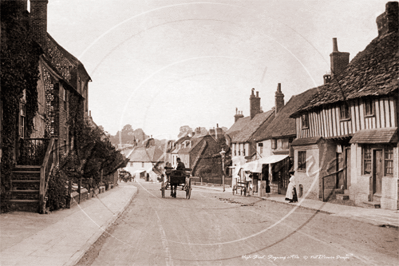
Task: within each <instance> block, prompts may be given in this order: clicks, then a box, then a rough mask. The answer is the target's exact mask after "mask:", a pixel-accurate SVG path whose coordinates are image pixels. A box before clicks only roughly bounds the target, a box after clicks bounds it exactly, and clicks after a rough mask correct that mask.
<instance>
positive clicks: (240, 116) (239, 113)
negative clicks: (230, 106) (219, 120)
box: [234, 108, 244, 123]
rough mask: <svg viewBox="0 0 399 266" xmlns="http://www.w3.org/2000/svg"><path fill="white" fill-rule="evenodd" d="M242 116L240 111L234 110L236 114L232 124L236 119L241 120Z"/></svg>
mask: <svg viewBox="0 0 399 266" xmlns="http://www.w3.org/2000/svg"><path fill="white" fill-rule="evenodd" d="M243 117H244V115H243V114H242V112H241V111H238V108H236V114H235V115H234V123H235V122H237V120H238V119H240V118H243Z"/></svg>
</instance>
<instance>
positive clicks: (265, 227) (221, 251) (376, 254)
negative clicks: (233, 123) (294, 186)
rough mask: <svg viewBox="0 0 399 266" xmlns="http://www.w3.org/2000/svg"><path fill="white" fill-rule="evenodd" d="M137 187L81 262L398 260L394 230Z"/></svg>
mask: <svg viewBox="0 0 399 266" xmlns="http://www.w3.org/2000/svg"><path fill="white" fill-rule="evenodd" d="M133 184H134V183H133ZM135 185H136V186H137V187H138V194H137V196H136V198H135V199H134V200H133V201H132V203H131V204H130V206H129V207H128V208H127V209H126V211H125V213H124V214H123V215H122V216H121V217H120V218H119V219H118V220H117V221H116V222H115V223H114V225H113V226H111V227H110V228H109V230H108V231H107V232H106V233H104V234H103V235H102V236H101V237H100V238H99V240H98V241H97V242H96V243H95V244H94V245H93V246H92V247H91V249H90V250H89V251H88V252H87V253H86V254H85V256H84V257H83V258H82V259H81V260H80V262H79V263H78V264H77V265H399V251H398V243H399V242H398V235H399V231H398V230H397V229H394V228H382V227H378V226H374V225H370V224H367V223H362V222H359V221H356V220H351V219H347V218H342V217H336V216H331V215H328V214H325V213H320V212H316V211H314V210H307V209H303V208H295V207H293V206H292V207H291V206H289V205H286V204H280V203H273V202H270V201H265V200H260V199H259V198H255V197H243V196H233V195H231V194H230V193H226V192H225V193H221V192H216V191H212V190H206V189H194V190H193V191H192V195H191V199H190V200H187V199H185V192H184V191H178V195H177V198H176V199H175V198H171V197H170V196H169V195H168V194H169V191H167V197H166V198H161V193H160V191H159V184H149V183H135Z"/></svg>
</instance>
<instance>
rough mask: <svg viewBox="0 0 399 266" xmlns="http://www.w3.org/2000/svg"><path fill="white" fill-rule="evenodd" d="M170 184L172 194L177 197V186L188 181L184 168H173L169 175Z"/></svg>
mask: <svg viewBox="0 0 399 266" xmlns="http://www.w3.org/2000/svg"><path fill="white" fill-rule="evenodd" d="M168 179H169V184H170V196H171V197H173V198H176V191H177V186H179V185H181V184H182V183H183V184H184V183H185V181H186V175H185V172H184V171H182V170H173V171H171V173H169V175H168Z"/></svg>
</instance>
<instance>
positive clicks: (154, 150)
mask: <svg viewBox="0 0 399 266" xmlns="http://www.w3.org/2000/svg"><path fill="white" fill-rule="evenodd" d="M162 156H163V151H162V150H161V149H159V148H158V147H156V146H151V147H150V148H147V149H146V148H145V147H138V148H135V149H134V150H133V151H132V152H131V153H130V154H129V160H130V161H131V162H157V161H159V160H162Z"/></svg>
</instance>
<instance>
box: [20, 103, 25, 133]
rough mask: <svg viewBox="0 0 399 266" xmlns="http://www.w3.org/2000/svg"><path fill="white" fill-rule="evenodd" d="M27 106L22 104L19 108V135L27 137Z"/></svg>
mask: <svg viewBox="0 0 399 266" xmlns="http://www.w3.org/2000/svg"><path fill="white" fill-rule="evenodd" d="M25 119H26V118H25V106H23V105H22V104H20V109H19V137H20V138H22V139H23V138H24V137H25V123H26V120H25Z"/></svg>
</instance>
